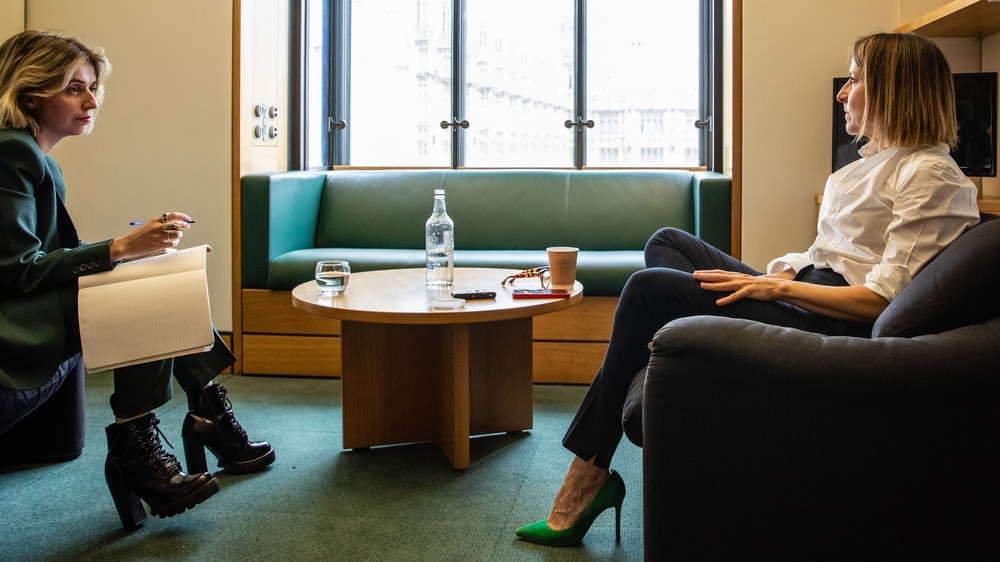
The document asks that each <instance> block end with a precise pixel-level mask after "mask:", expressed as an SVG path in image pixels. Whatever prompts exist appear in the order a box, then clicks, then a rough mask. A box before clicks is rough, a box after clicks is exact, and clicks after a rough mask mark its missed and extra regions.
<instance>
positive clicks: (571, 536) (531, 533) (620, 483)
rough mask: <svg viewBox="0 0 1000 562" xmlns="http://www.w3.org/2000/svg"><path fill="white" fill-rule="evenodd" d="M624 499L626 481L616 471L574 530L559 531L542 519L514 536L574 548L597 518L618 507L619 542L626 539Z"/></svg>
mask: <svg viewBox="0 0 1000 562" xmlns="http://www.w3.org/2000/svg"><path fill="white" fill-rule="evenodd" d="M624 500H625V481H624V480H622V477H621V475H620V474H618V473H617V472H615V471H614V470H612V471H611V475H610V476H609V477H608V480H607V482H605V483H604V485H603V486H601V489H600V490H598V492H597V495H596V496H595V497H594V499H593V501H591V502H590V505H588V506H587V509H585V510H584V511H583V515H581V516H580V520H579V521H577V522H576V523H574V524H573V526H572V527H569V528H567V529H562V530H559V531H557V530H555V529H552V528H551V527H549V523H548V521H546V520H545V519H542V520H541V521H536V522H535V523H532V524H530V525H525V526H524V527H521V528H520V529H518V530H516V531H514V534H516V535H517V536H518V537H520V538H522V539H524V540H526V541H531V542H535V543H538V544H544V545H547V546H571V545H574V544H579V543H580V541H582V540H583V537H584V536H585V535H586V534H587V531H588V530H590V526H591V525H592V524H593V523H594V520H595V519H597V516H598V515H600V514H601V513H603V512H604V511H605V510H606V509H609V508H614V510H615V540H617V541H619V542H620V541H621V540H622V516H621V510H622V503H623V502H624Z"/></svg>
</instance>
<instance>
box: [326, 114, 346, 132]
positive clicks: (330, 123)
mask: <svg viewBox="0 0 1000 562" xmlns="http://www.w3.org/2000/svg"><path fill="white" fill-rule="evenodd" d="M345 128H347V123H344V122H343V121H335V120H334V119H333V117H327V121H326V132H328V133H332V132H333V131H334V130H336V129H345Z"/></svg>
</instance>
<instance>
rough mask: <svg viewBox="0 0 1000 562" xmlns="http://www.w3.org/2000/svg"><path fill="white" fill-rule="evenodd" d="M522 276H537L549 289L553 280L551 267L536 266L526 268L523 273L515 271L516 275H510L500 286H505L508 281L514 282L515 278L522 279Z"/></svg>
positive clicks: (545, 287) (544, 286)
mask: <svg viewBox="0 0 1000 562" xmlns="http://www.w3.org/2000/svg"><path fill="white" fill-rule="evenodd" d="M522 277H537V278H538V280H539V281H540V282H541V283H542V288H543V289H548V288H549V283H550V282H551V278H550V277H549V268H548V266H545V267H536V268H533V269H525V270H524V271H522V272H521V273H515V274H514V275H510V276H508V277H507V278H506V279H504V280H503V281H501V282H500V286H501V287H503V286H504V285H506V284H507V283H510V284H513V283H514V280H515V279H520V278H522Z"/></svg>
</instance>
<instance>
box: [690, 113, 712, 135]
mask: <svg viewBox="0 0 1000 562" xmlns="http://www.w3.org/2000/svg"><path fill="white" fill-rule="evenodd" d="M694 126H695V128H696V129H705V130H707V131H711V130H712V116H711V115H709V116H708V117H706V118H704V119H699V120H697V121H695V122H694Z"/></svg>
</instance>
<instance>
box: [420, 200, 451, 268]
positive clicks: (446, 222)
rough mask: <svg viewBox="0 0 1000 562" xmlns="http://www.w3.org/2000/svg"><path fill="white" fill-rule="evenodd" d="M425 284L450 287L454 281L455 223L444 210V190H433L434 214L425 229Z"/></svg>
mask: <svg viewBox="0 0 1000 562" xmlns="http://www.w3.org/2000/svg"><path fill="white" fill-rule="evenodd" d="M425 234H426V246H427V284H428V285H432V286H446V285H451V284H452V282H453V281H454V280H455V223H454V221H452V220H451V217H449V216H448V213H447V211H445V208H444V190H443V189H435V190H434V212H433V213H431V218H429V219H427V225H426V227H425Z"/></svg>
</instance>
